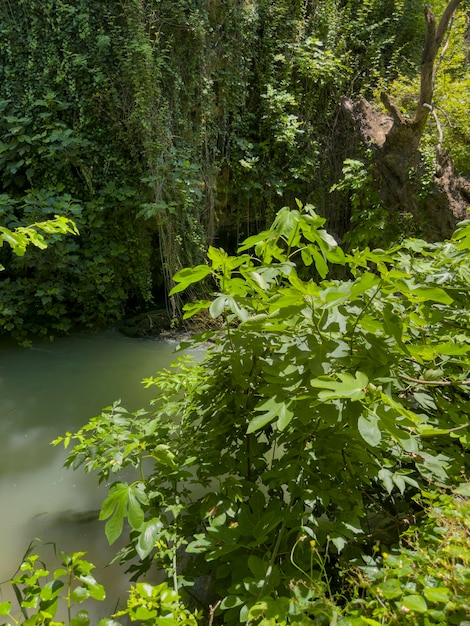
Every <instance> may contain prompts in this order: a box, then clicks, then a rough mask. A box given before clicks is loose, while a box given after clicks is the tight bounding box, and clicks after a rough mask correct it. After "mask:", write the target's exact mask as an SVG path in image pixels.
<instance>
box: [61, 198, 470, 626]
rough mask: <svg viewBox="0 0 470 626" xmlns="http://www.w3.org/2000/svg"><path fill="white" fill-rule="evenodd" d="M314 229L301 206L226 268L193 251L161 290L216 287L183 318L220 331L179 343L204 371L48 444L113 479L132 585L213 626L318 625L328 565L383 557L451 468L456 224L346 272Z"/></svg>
mask: <svg viewBox="0 0 470 626" xmlns="http://www.w3.org/2000/svg"><path fill="white" fill-rule="evenodd" d="M323 224H324V220H323V218H321V217H319V216H318V215H317V214H316V213H315V212H314V211H313V209H312V207H310V206H306V207H302V206H301V205H300V203H299V207H298V209H295V210H290V209H288V208H284V209H282V210H281V211H280V212H279V213H278V215H277V217H276V219H275V221H274V223H273V225H272V226H271V228H270V229H269V230H267V231H264V232H262V233H260V234H259V235H256V236H253V237H250V238H249V239H247V240H246V241H245V242H244V244H243V245H242V246H241V247H240V249H239V254H238V256H229V255H227V254H226V253H225V252H224V251H223V250H221V249H215V248H210V249H209V251H208V264H207V265H206V264H202V265H199V266H197V267H195V268H193V269H185V270H182V271H181V272H179V273H178V274H177V275H176V276H175V281H176V283H177V286H176V287H175V288H174V290H173V292H174V293H177V292H179V291H183V290H184V289H185V288H186V287H187V286H188V285H191V284H193V283H195V282H198V281H200V280H203V279H206V280H207V279H208V278H209V277H210V278H211V279H212V280H213V281H214V284H215V285H216V293H215V296H214V299H213V300H212V301H203V302H199V303H192V304H188V305H187V307H186V310H187V315H188V316H191V315H193V314H195V313H196V312H199V311H201V310H204V309H207V310H208V311H209V314H210V316H211V317H213V318H221V319H222V320H223V322H224V324H223V329H222V330H220V331H218V332H217V333H216V334H215V335H214V334H213V333H212V334H211V333H206V334H203V335H202V336H201V337H199V338H195V339H194V340H193V341H192V342H191V344H190V345H192V346H197V345H200V344H201V343H202V344H203V345H204V346H205V348H206V350H207V351H206V354H205V356H204V358H203V359H202V361H201V362H199V363H197V364H193V365H190V364H188V363H186V362H184V361H183V362H180V364H179V365H177V367H176V369H174V370H168V371H163V372H161V373H160V374H158V375H157V376H156V377H154V378H149V379H147V380H146V384H147V385H148V386H155V387H156V389H157V390H158V395H157V397H156V399H155V401H154V405H155V406H154V408H152V409H150V411H139V412H137V413H135V414H129V413H128V412H127V411H126V410H125V409H124V408H123V407H121V406H120V405H119V404H118V403H117V404H115V405H114V406H112V407H108V409H106V410H105V411H104V412H103V413H102V414H101V415H100V416H98V417H96V418H93V419H92V420H91V421H90V423H89V424H87V425H86V426H85V427H84V428H82V429H81V430H80V431H79V432H78V433H76V434H75V435H72V434H71V433H67V434H66V436H65V437H60V438H58V439H57V440H56V442H55V443H60V442H62V443H64V445H65V446H66V447H67V446H69V445H70V444H71V443H72V442H73V444H74V447H73V449H72V451H71V452H70V454H69V456H68V460H67V463H68V464H69V465H71V466H73V467H74V468H75V467H79V466H80V465H83V466H84V467H85V469H86V471H93V470H96V471H97V472H98V475H99V478H100V480H106V481H110V480H112V478H113V477H116V479H117V480H116V482H112V484H111V486H110V488H109V494H108V497H107V498H106V500H105V502H104V503H103V507H102V510H101V519H103V520H107V521H106V534H107V536H108V539H109V540H110V542H113V541H115V540H116V539H117V538H118V537H119V536H120V535H121V534H122V532H124V530H126V532H127V529H129V543H128V545H127V547H125V548H124V549H123V550H122V551H121V553H120V558H121V560H122V561H123V562H129V561H130V560H132V559H137V560H136V561H134V562H132V564H131V565H130V570H131V571H132V572H133V574H134V576H135V577H136V578H138V577H139V576H140V575H141V574H142V573H144V572H145V571H147V570H148V569H149V568H151V567H154V566H156V567H158V568H159V569H163V570H164V571H166V573H167V575H168V577H169V580H172V581H173V587H174V590H175V591H176V592H177V593H186V594H192V595H195V596H196V598H197V600H198V601H200V602H201V604H203V605H204V606H205V608H206V610H208V606H209V605H211V606H215V603H216V601H217V600H219V601H220V605H218V613H217V614H220V615H222V616H223V620H224V622H225V623H234V624H237V623H241V622H246V621H250V620H251V623H257V621H256V620H258V621H259V619H264V617H263V612H262V611H261V612H259V607H260V603H262V604H263V603H264V604H263V606H266V607H271V609H272V610H273V611H277V615H282V614H283V615H286V614H287V615H288V616H289V617H288V619H289V621H290V623H296V622H298V621H299V620H300V623H302V620H303V619H304V618H305V619H310V618H312V619H316V620H318V621H317V622H316V623H323V622H322V620H324V619H327V617H325V616H328V615H329V614H330V613H329V612H331V611H330V608H331V605H332V604H333V600H334V598H335V593H336V592H337V590H338V588H340V587H341V584H342V583H341V578H340V576H339V574H338V572H339V570H338V568H337V565H338V564H341V563H349V562H350V560H351V559H355V558H357V557H358V555H360V554H363V553H367V551H368V550H371V551H372V546H373V545H374V543H375V542H376V541H378V540H379V539H380V540H381V541H384V540H387V541H390V542H393V541H396V540H397V539H398V534H399V531H400V529H403V528H405V527H406V525H407V523H408V522H407V520H409V519H412V516H413V515H415V514H419V510H420V507H419V506H418V504H417V503H416V501H415V500H414V499H413V496H414V495H415V494H416V493H417V492H418V491H420V490H429V485H434V486H436V485H441V486H443V487H444V486H445V485H447V484H454V483H455V482H459V481H460V480H462V476H464V475H465V472H466V469H467V468H466V462H467V461H466V457H465V450H466V449H467V448H468V429H469V419H468V415H469V413H470V411H469V409H470V398H469V386H470V381H469V380H468V371H469V369H470V362H469V356H468V354H469V352H470V337H469V335H468V328H469V327H470V319H469V318H470V314H469V308H468V306H469V305H468V283H469V279H470V257H469V248H470V224H469V223H463V224H462V225H461V227H460V228H459V229H458V230H457V231H456V233H455V234H454V236H453V238H452V240H451V241H448V242H444V243H439V244H428V243H426V242H424V241H420V240H407V241H405V242H403V243H402V244H401V245H397V246H395V247H394V248H392V249H389V250H374V251H371V250H369V249H368V248H366V249H365V250H362V251H361V250H356V251H354V252H353V253H351V254H350V255H345V254H344V253H343V251H342V250H341V249H340V248H339V246H338V245H337V244H336V242H335V240H334V239H333V238H332V237H331V236H330V235H329V234H328V233H327V232H326V231H325V230H323V228H322V226H323ZM248 251H251V253H250V252H248ZM344 266H346V268H347V269H348V271H349V272H350V278H349V279H347V280H339V279H335V278H333V275H334V274H333V273H334V271H335V267H339V268H340V270H341V271H343V272H344ZM208 340H210V341H211V342H214V343H213V345H211V344H209V346H208V345H207V344H206V343H205V342H207V341H208ZM129 467H134V468H136V469H137V470H138V473H137V476H136V477H135V480H133V481H131V482H126V480H125V479H124V478H120V477H119V473H120V472H121V470H123V469H124V468H129ZM126 475H127V474H126ZM126 520H127V524H128V526H127V525H126V526H125V525H124V522H125V521H126ZM299 571H300V572H302V581H303V582H301V584H296V583H295V581H299ZM204 581H205V583H206V585H205V589H204V590H203V591H196V590H195V588H196V589H197V588H200V587H201V583H202V582H204ZM273 603H274V604H273ZM256 607H257V608H256ZM256 610H258V613H257V614H256V615H257V617H256V619H255V613H253V611H256ZM335 610H336V611H337V612H338V610H339V609H335ZM322 616H323V617H322ZM212 617H214V614H212ZM328 619H329V618H328ZM261 623H267V622H261ZM269 623H275V622H269ZM326 623H328V622H326Z"/></svg>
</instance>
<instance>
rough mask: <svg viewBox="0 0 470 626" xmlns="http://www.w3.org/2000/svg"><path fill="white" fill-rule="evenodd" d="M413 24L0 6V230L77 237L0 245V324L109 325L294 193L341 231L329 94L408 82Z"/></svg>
mask: <svg viewBox="0 0 470 626" xmlns="http://www.w3.org/2000/svg"><path fill="white" fill-rule="evenodd" d="M434 4H436V5H439V6H440V5H441V4H442V2H441V0H439V1H437V0H436V2H435V3H434ZM437 8H439V7H437ZM384 16H385V17H384ZM423 31H424V20H423V17H422V6H421V2H418V1H417V0H416V1H413V2H411V3H403V2H390V1H389V0H368V1H367V2H358V1H357V0H347V1H346V2H338V1H336V0H321V1H320V2H305V1H304V0H302V1H301V0H276V1H275V2H274V1H273V0H227V1H226V2H213V1H212V0H149V1H148V2H146V3H142V2H140V1H138V0H121V1H120V2H116V3H109V2H108V3H107V2H103V1H101V0H100V1H98V2H97V1H92V0H78V1H72V0H65V1H61V2H59V0H44V1H43V0H17V1H16V2H14V3H12V2H3V3H1V4H0V89H1V92H0V93H1V101H0V186H1V189H0V220H1V224H2V225H3V226H4V227H7V228H10V230H11V229H14V228H16V227H18V226H24V225H27V224H28V223H31V222H35V221H43V220H44V219H45V218H49V217H52V216H54V215H61V216H66V217H72V218H73V219H74V221H75V222H76V224H77V226H78V228H79V231H80V237H79V238H69V239H64V240H62V241H61V242H58V243H57V244H55V245H54V246H49V248H48V250H47V251H46V252H45V253H44V254H42V255H38V254H35V253H34V251H32V253H31V254H28V256H27V257H24V258H21V259H15V260H10V259H9V257H8V252H7V249H6V248H3V249H2V251H1V252H0V254H1V256H2V260H3V265H4V266H5V267H7V271H6V272H4V273H3V274H2V276H1V281H2V282H1V285H2V291H1V293H2V295H1V300H0V326H1V327H3V328H6V329H8V331H9V332H11V333H13V334H15V335H16V336H19V337H21V336H24V335H25V333H39V334H43V335H45V336H50V335H53V334H56V333H60V332H67V331H68V330H70V329H71V328H74V327H76V326H88V327H96V326H99V325H103V324H108V323H110V322H111V321H113V320H115V319H116V318H118V317H119V316H121V315H122V314H123V313H124V312H125V311H126V310H129V309H130V308H132V307H133V308H138V307H143V306H147V305H148V303H149V300H150V298H151V296H152V294H153V295H155V293H156V292H157V291H158V289H159V288H161V287H162V286H163V285H165V287H168V286H169V285H170V284H171V276H172V275H173V274H174V273H175V271H177V270H178V269H180V268H181V267H184V266H186V265H192V264H195V263H198V262H201V260H202V259H203V258H204V252H205V250H206V249H207V246H208V245H209V244H212V243H215V244H217V245H221V244H222V245H224V246H225V247H227V248H228V249H231V250H234V249H235V248H236V244H237V241H241V240H242V239H243V237H245V236H249V235H250V234H251V233H252V232H257V231H258V230H259V228H263V227H264V226H265V224H266V223H267V222H268V221H269V220H270V219H271V218H272V216H273V215H274V213H275V212H276V210H277V209H278V208H279V207H281V206H283V205H284V204H285V203H286V202H292V201H293V199H294V198H295V197H302V198H303V199H305V200H307V201H311V202H313V203H314V204H315V205H316V207H317V210H318V211H319V212H320V213H321V214H323V215H325V216H326V217H327V218H328V223H329V226H330V228H331V229H332V231H333V232H335V233H337V234H338V235H340V236H341V235H342V233H343V232H344V230H345V229H347V228H348V224H349V214H350V205H349V199H348V197H347V194H345V193H344V187H343V192H342V193H338V191H337V192H336V193H335V194H333V195H331V194H330V193H329V190H330V187H331V185H332V184H333V183H334V182H337V181H338V179H339V178H340V177H341V169H342V164H343V160H344V158H345V157H351V156H355V155H356V153H357V142H356V139H355V138H354V137H353V135H352V130H351V129H350V128H349V126H348V123H347V121H346V120H345V119H344V118H343V116H342V114H341V112H340V100H341V97H342V96H343V95H348V96H354V95H357V94H365V95H367V96H370V95H371V93H372V92H373V91H374V89H375V88H376V87H377V86H380V85H383V84H386V83H388V82H389V81H391V80H393V79H395V78H397V77H398V76H399V77H400V79H401V80H406V78H407V77H413V76H414V75H415V74H416V67H417V66H418V64H419V54H420V49H421V45H422V40H423V39H422V36H423ZM338 190H339V188H338ZM364 195H365V197H367V196H368V192H367V190H366V192H365V194H364ZM365 209H367V202H366V203H365ZM174 304H175V306H176V307H177V306H178V304H179V303H178V302H175V303H174Z"/></svg>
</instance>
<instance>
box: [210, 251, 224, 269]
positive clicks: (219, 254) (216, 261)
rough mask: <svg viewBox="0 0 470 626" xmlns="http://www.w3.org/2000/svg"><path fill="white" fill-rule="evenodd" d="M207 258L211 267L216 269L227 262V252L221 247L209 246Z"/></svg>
mask: <svg viewBox="0 0 470 626" xmlns="http://www.w3.org/2000/svg"><path fill="white" fill-rule="evenodd" d="M207 258H208V259H210V260H211V261H212V267H213V269H215V270H217V269H219V268H221V267H223V265H224V264H225V263H226V262H227V259H228V254H227V253H226V252H225V250H223V249H222V248H214V247H213V246H209V248H208V250H207Z"/></svg>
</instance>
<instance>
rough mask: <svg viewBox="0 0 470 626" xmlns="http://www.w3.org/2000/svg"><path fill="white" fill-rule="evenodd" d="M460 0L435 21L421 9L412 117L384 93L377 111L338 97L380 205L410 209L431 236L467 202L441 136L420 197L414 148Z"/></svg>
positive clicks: (447, 230) (466, 189)
mask: <svg viewBox="0 0 470 626" xmlns="http://www.w3.org/2000/svg"><path fill="white" fill-rule="evenodd" d="M461 1H462V0H451V1H450V2H449V3H448V5H447V7H446V9H445V11H444V13H443V14H442V17H441V19H440V21H439V23H438V24H437V23H436V18H435V16H434V14H433V13H432V11H431V10H430V9H429V8H427V7H426V9H425V19H426V39H425V44H424V48H423V54H422V59H421V80H420V93H419V98H418V102H417V106H416V112H415V116H414V118H406V117H405V116H404V115H403V114H402V113H401V112H400V110H399V109H398V107H397V106H396V104H395V103H394V102H393V101H392V99H391V98H390V96H389V95H388V94H386V93H383V94H382V95H381V100H382V103H383V105H384V107H385V109H386V111H387V113H386V114H384V113H380V112H379V111H377V110H376V109H375V108H374V107H373V106H372V105H371V104H370V103H369V102H368V101H367V100H366V99H365V98H360V99H358V100H356V101H353V100H350V99H349V98H345V99H344V100H343V102H342V106H343V110H344V111H345V113H346V114H347V115H348V116H349V118H350V119H351V121H352V123H353V124H354V126H355V128H356V131H357V132H358V134H359V136H360V138H361V140H362V141H363V142H364V143H365V144H366V145H367V146H368V147H370V148H371V149H372V151H373V156H374V162H375V166H376V171H377V173H378V180H379V188H380V196H381V201H382V204H383V207H384V209H385V210H386V211H387V212H388V213H389V215H390V216H391V217H396V216H398V215H400V214H404V213H406V214H411V215H412V216H413V219H414V221H415V222H416V224H417V226H418V228H419V229H420V230H421V232H422V233H423V235H424V236H426V237H427V238H429V239H430V240H433V241H434V240H439V239H443V238H447V237H448V236H449V235H450V234H451V233H452V231H453V230H454V228H455V225H456V223H457V222H458V221H460V220H462V219H464V218H465V216H466V213H467V211H466V209H467V207H468V206H469V204H470V182H469V181H468V180H466V179H464V178H463V177H460V176H457V175H456V174H455V172H454V168H453V165H452V160H451V159H450V157H449V156H448V155H447V154H446V153H445V152H444V150H443V149H442V146H441V145H440V144H441V142H440V141H439V145H438V146H437V148H436V171H435V175H434V177H433V180H432V181H431V184H430V185H429V181H428V187H427V190H426V197H425V198H424V201H423V198H422V178H423V175H424V169H423V161H422V157H421V154H420V150H419V146H420V142H421V138H422V136H423V133H424V130H425V127H426V123H427V121H428V118H429V115H435V113H434V112H433V106H432V98H433V92H434V81H435V72H436V57H437V54H438V52H439V49H440V47H441V45H442V42H443V40H444V37H445V34H446V32H447V29H448V28H449V24H450V22H451V19H452V16H453V14H454V11H455V9H456V8H457V6H458V5H459V4H460V3H461ZM436 120H437V118H436ZM438 128H439V126H438ZM439 130H440V129H439ZM420 191H421V193H420Z"/></svg>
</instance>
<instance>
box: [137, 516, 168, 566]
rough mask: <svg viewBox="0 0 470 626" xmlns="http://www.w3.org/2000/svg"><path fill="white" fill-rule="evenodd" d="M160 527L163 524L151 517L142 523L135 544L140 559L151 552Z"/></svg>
mask: <svg viewBox="0 0 470 626" xmlns="http://www.w3.org/2000/svg"><path fill="white" fill-rule="evenodd" d="M162 528H163V524H162V523H161V522H160V521H158V520H156V519H151V520H149V521H148V522H145V524H143V525H142V527H141V529H140V532H139V539H138V541H137V545H136V550H137V554H138V555H139V557H140V558H141V559H142V560H143V559H145V557H147V556H148V555H149V554H150V552H152V550H153V548H154V547H155V541H156V540H157V538H158V535H159V534H160V532H161V530H162Z"/></svg>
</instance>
